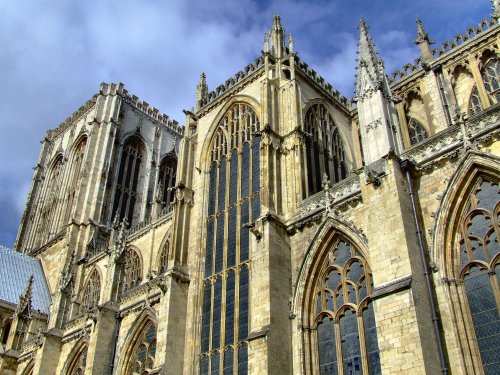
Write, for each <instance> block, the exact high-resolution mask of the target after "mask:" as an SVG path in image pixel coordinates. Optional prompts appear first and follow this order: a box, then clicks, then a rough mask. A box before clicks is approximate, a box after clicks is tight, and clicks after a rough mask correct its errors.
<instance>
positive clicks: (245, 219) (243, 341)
mask: <svg viewBox="0 0 500 375" xmlns="http://www.w3.org/2000/svg"><path fill="white" fill-rule="evenodd" d="M258 130H259V119H258V117H257V114H256V113H255V111H254V109H253V108H252V107H250V106H249V105H247V104H243V103H238V104H235V105H233V106H232V107H231V108H230V109H229V110H228V111H227V112H226V114H225V115H224V117H223V118H222V120H221V121H220V123H219V124H218V128H217V130H216V132H215V135H214V138H213V141H212V144H211V149H210V152H211V154H210V155H211V164H210V173H209V177H208V185H209V193H208V194H209V195H208V207H207V209H208V213H207V214H208V215H207V219H206V243H205V265H204V276H205V277H204V282H203V303H202V322H201V345H200V346H201V347H200V349H201V350H200V351H201V356H200V375H207V374H211V375H212V374H233V372H235V373H237V374H241V375H243V374H247V372H248V343H247V338H248V331H249V288H250V269H249V264H250V235H249V229H248V224H250V223H252V222H253V221H255V220H256V219H257V218H258V217H259V216H260V135H259V133H257V132H258Z"/></svg>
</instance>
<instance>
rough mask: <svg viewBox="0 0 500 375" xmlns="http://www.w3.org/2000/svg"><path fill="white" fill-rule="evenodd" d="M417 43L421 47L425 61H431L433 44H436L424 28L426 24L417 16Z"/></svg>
mask: <svg viewBox="0 0 500 375" xmlns="http://www.w3.org/2000/svg"><path fill="white" fill-rule="evenodd" d="M415 44H417V45H418V46H419V47H420V53H421V55H422V59H423V60H424V61H429V60H432V59H433V55H432V51H431V44H434V41H433V40H431V39H430V38H429V34H428V33H427V31H425V29H424V25H423V24H422V20H421V19H420V18H418V17H417V39H416V40H415Z"/></svg>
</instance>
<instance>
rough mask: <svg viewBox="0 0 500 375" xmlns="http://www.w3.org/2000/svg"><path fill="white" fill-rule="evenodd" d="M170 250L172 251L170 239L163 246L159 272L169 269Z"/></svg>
mask: <svg viewBox="0 0 500 375" xmlns="http://www.w3.org/2000/svg"><path fill="white" fill-rule="evenodd" d="M169 251H170V240H166V241H165V244H164V245H163V246H162V248H161V253H160V265H159V267H158V272H159V273H164V272H166V271H167V267H168V254H169Z"/></svg>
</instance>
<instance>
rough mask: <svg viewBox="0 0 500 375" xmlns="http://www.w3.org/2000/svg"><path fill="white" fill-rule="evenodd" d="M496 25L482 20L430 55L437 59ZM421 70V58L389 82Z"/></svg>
mask: <svg viewBox="0 0 500 375" xmlns="http://www.w3.org/2000/svg"><path fill="white" fill-rule="evenodd" d="M496 25H497V22H496V21H494V20H492V19H484V20H482V21H481V22H479V24H478V26H477V27H475V26H471V27H469V28H467V29H466V30H465V34H462V33H460V34H457V35H455V36H454V37H453V38H452V39H449V40H447V41H445V42H443V43H442V44H441V47H439V48H438V47H436V48H433V49H432V51H431V52H432V55H433V57H434V59H437V58H439V57H441V56H443V55H445V54H447V53H448V52H450V51H452V50H453V49H455V48H457V47H459V46H461V45H462V44H464V43H465V42H467V41H469V40H471V39H474V38H475V37H477V36H478V35H479V34H481V33H483V32H485V31H487V30H489V29H492V28H494V27H495V26H496ZM420 68H423V61H422V58H421V57H418V58H417V59H415V61H413V62H411V63H408V64H405V65H403V67H402V68H401V69H400V70H396V71H394V72H393V73H392V74H391V75H390V77H389V82H390V83H394V82H397V81H399V80H401V79H402V78H404V77H406V76H408V75H410V74H412V73H413V72H415V71H417V70H418V69H420Z"/></svg>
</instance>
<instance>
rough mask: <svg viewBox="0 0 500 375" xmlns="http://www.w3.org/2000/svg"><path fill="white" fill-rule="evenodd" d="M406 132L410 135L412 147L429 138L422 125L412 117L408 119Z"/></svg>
mask: <svg viewBox="0 0 500 375" xmlns="http://www.w3.org/2000/svg"><path fill="white" fill-rule="evenodd" d="M408 132H409V133H410V143H411V144H412V146H413V145H416V144H417V143H420V142H422V141H423V140H424V139H426V138H428V137H429V135H428V134H427V131H426V130H425V128H424V127H423V126H422V124H421V123H419V122H418V121H417V120H415V119H414V118H412V117H408Z"/></svg>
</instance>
